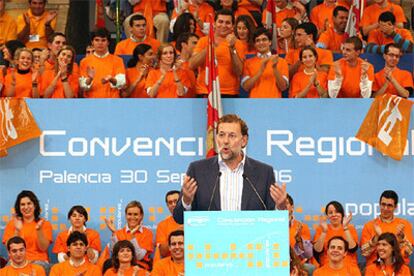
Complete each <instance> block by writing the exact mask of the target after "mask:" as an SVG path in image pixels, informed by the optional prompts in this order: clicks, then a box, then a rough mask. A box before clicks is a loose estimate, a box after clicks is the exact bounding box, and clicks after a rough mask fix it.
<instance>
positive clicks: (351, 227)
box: [348, 225, 358, 246]
mask: <svg viewBox="0 0 414 276" xmlns="http://www.w3.org/2000/svg"><path fill="white" fill-rule="evenodd" d="M348 228H349V231H350V232H351V236H352V238H353V239H354V241H355V243H356V244H357V246H358V232H357V231H356V229H355V226H353V225H349V226H348Z"/></svg>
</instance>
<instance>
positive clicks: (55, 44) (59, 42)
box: [48, 35, 66, 55]
mask: <svg viewBox="0 0 414 276" xmlns="http://www.w3.org/2000/svg"><path fill="white" fill-rule="evenodd" d="M48 45H49V49H50V50H51V51H52V53H53V54H54V55H57V53H58V52H59V51H60V49H62V47H63V46H64V45H66V38H65V37H64V36H61V35H58V36H55V38H54V39H53V41H52V43H49V44H48Z"/></svg>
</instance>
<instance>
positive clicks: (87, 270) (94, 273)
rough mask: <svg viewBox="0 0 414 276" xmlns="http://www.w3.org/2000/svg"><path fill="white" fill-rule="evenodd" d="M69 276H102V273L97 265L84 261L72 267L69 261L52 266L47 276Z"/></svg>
mask: <svg viewBox="0 0 414 276" xmlns="http://www.w3.org/2000/svg"><path fill="white" fill-rule="evenodd" d="M81 273H82V274H81ZM69 275H83V276H102V272H101V270H100V269H99V267H98V266H97V265H94V264H91V263H90V262H86V261H85V262H84V263H83V264H82V265H80V266H78V267H74V266H72V265H71V264H70V262H69V261H64V262H62V263H58V264H55V265H54V266H52V269H51V270H50V274H49V276H69Z"/></svg>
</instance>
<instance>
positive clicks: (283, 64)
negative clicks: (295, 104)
mask: <svg viewBox="0 0 414 276" xmlns="http://www.w3.org/2000/svg"><path fill="white" fill-rule="evenodd" d="M277 70H278V71H279V72H280V74H281V75H282V76H283V77H285V78H286V79H289V65H288V63H287V61H286V60H285V59H284V58H279V61H278V63H277Z"/></svg>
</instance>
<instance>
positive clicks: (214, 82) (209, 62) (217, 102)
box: [206, 18, 223, 157]
mask: <svg viewBox="0 0 414 276" xmlns="http://www.w3.org/2000/svg"><path fill="white" fill-rule="evenodd" d="M209 25H210V27H209V33H208V47H207V55H206V85H207V89H208V101H207V139H206V141H207V151H206V152H207V157H211V156H214V155H216V154H217V150H216V126H217V123H218V120H219V119H220V117H221V116H222V114H223V110H222V107H221V93H220V83H219V77H218V68H217V61H216V53H215V49H214V30H213V19H212V18H210V20H209Z"/></svg>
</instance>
